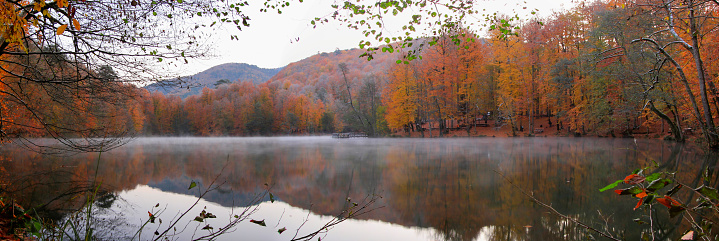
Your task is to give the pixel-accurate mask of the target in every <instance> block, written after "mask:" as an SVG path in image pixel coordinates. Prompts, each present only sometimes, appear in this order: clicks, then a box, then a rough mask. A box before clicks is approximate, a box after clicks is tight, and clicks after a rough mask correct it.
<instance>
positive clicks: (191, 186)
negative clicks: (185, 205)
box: [187, 181, 197, 190]
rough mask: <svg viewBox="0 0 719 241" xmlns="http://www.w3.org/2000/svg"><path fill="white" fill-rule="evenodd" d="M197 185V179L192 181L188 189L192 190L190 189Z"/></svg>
mask: <svg viewBox="0 0 719 241" xmlns="http://www.w3.org/2000/svg"><path fill="white" fill-rule="evenodd" d="M196 186H197V183H196V182H195V181H192V182H191V183H190V187H189V188H187V190H190V189H192V188H194V187H196Z"/></svg>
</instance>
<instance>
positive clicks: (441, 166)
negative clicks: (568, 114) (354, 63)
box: [0, 137, 717, 240]
mask: <svg viewBox="0 0 719 241" xmlns="http://www.w3.org/2000/svg"><path fill="white" fill-rule="evenodd" d="M0 154H1V155H0V158H2V159H0V166H1V167H3V168H4V173H2V178H4V179H5V180H8V182H12V183H14V184H15V185H11V186H12V187H14V188H11V190H8V192H9V193H12V194H13V195H14V196H15V197H16V198H18V199H19V200H21V201H22V202H24V203H25V205H26V206H28V207H29V206H40V205H44V204H47V203H48V202H49V205H45V206H43V207H46V208H57V207H68V206H70V207H72V206H79V205H81V203H78V202H77V201H74V200H70V199H67V198H59V199H58V198H56V197H57V196H58V195H62V194H63V193H67V192H69V191H71V190H72V189H73V188H78V187H81V186H82V185H83V184H85V185H86V184H87V181H88V180H92V177H93V176H94V173H95V168H96V164H97V163H99V168H98V170H99V172H98V176H99V179H100V181H102V184H103V189H104V190H107V191H108V192H110V193H115V194H117V197H118V198H117V199H116V200H115V201H113V202H111V203H110V205H109V206H111V208H110V210H111V212H110V213H122V215H121V216H122V217H124V219H125V222H120V223H124V224H122V225H114V226H115V227H116V230H120V231H116V232H118V233H123V232H125V233H127V232H131V231H126V230H133V227H135V228H136V226H137V225H138V223H139V222H140V221H139V220H143V219H144V220H147V212H148V211H151V212H156V211H158V210H157V208H155V207H154V205H156V204H160V206H159V207H160V208H163V209H162V210H164V211H163V212H162V215H160V218H162V219H164V220H165V221H168V220H170V219H172V218H173V217H174V216H175V215H176V213H178V212H179V210H184V209H186V207H187V206H188V205H189V204H188V203H190V204H191V203H192V202H194V200H195V199H196V198H195V196H197V194H198V190H204V188H207V185H209V183H210V182H211V181H212V180H215V178H217V179H216V180H217V183H221V184H222V185H221V186H220V187H219V189H218V190H215V191H213V192H210V193H209V194H208V195H207V196H205V198H204V199H205V200H203V202H202V204H201V205H200V206H199V209H197V210H193V211H192V212H191V213H193V214H192V217H194V215H196V213H199V212H200V211H201V210H202V208H203V207H206V210H207V211H209V212H212V213H214V214H217V215H218V217H219V218H218V219H217V220H213V222H216V223H214V224H213V226H219V225H221V223H222V222H227V221H226V220H227V217H228V214H229V213H231V212H233V211H234V212H236V211H237V210H240V209H241V208H242V207H246V206H247V203H249V202H250V201H251V200H252V199H253V198H255V197H257V195H260V194H262V193H263V191H264V190H266V188H267V187H271V188H270V192H271V193H272V194H273V195H274V197H275V198H276V199H277V201H276V202H274V203H271V202H269V198H267V197H265V199H264V202H263V203H262V204H260V205H259V207H260V209H259V211H258V212H257V213H255V214H254V215H253V216H252V219H257V220H261V219H264V220H266V222H267V224H268V227H261V226H258V225H255V224H252V223H249V222H244V223H243V224H242V225H240V226H238V227H237V228H238V231H236V232H234V233H232V234H229V235H227V236H226V237H225V238H226V239H227V240H236V239H237V238H238V237H245V238H247V237H250V239H259V240H290V239H291V238H292V236H293V235H295V233H299V234H303V233H307V232H310V231H312V230H313V229H317V228H318V227H321V225H322V224H324V223H326V222H328V221H329V220H331V219H332V217H334V216H336V215H338V214H340V213H341V211H342V210H345V209H346V208H347V207H348V202H347V201H346V200H347V198H348V197H349V198H351V200H353V202H357V201H360V202H361V201H362V200H367V198H371V197H380V196H381V198H378V199H377V202H376V203H375V204H374V205H373V207H376V208H378V209H376V210H373V211H372V212H370V213H367V214H364V215H362V216H360V217H359V219H358V220H350V221H346V222H344V223H341V224H339V225H337V226H335V227H334V228H333V229H331V230H330V231H329V233H327V234H326V236H323V238H322V240H498V239H501V240H584V239H587V238H588V236H587V235H588V233H587V232H586V230H584V229H583V228H581V227H579V226H577V225H576V224H573V223H569V222H565V221H562V220H561V219H560V218H559V217H557V216H555V215H551V214H549V213H548V212H547V210H546V209H543V208H542V207H541V206H539V205H537V204H536V203H534V202H532V201H530V200H529V199H528V198H527V197H525V196H524V195H523V194H522V193H521V190H519V189H518V188H516V187H514V186H513V185H511V184H510V183H509V181H507V180H505V179H503V178H502V177H501V176H500V175H498V173H501V174H503V175H505V176H506V177H507V178H508V179H509V180H511V182H513V183H514V184H516V185H517V186H518V187H520V188H521V189H523V190H526V191H528V192H530V193H534V195H535V197H536V198H538V199H539V200H541V201H543V202H545V203H548V204H551V205H552V207H554V208H555V209H557V210H558V211H560V212H562V213H563V214H566V215H568V216H571V217H575V218H578V219H580V220H582V221H584V222H586V223H588V224H591V225H595V226H597V227H603V226H604V225H605V223H604V221H603V220H604V218H606V217H609V216H611V220H610V221H611V222H610V223H609V226H610V227H609V228H610V230H612V232H615V233H620V234H622V235H625V236H626V237H627V239H629V240H633V239H638V238H639V235H640V234H641V231H642V230H643V229H644V228H646V227H645V226H640V225H639V224H637V223H635V222H633V221H632V219H634V218H637V217H640V216H641V215H642V214H643V213H642V212H641V211H640V210H637V211H633V207H634V205H635V204H636V200H634V199H633V198H628V197H626V196H621V197H620V196H617V195H616V194H614V193H613V192H599V190H598V189H599V188H601V187H604V186H605V185H607V184H609V183H612V182H614V181H616V180H617V179H623V178H624V177H625V176H626V175H628V174H630V173H631V172H632V171H633V170H635V169H637V168H643V167H647V166H654V165H655V163H656V166H657V167H656V168H655V169H656V170H661V171H676V172H677V173H678V175H679V178H680V179H682V180H685V181H686V183H695V182H696V180H697V177H698V176H701V175H700V174H701V173H702V170H704V169H706V168H710V169H711V170H713V168H714V166H715V165H716V161H717V158H716V156H715V155H713V154H708V153H705V152H703V151H701V150H700V149H699V148H696V147H694V146H691V145H682V144H676V143H671V142H664V141H659V140H635V139H602V138H453V139H440V138H432V139H420V138H417V139H372V138H352V139H332V138H330V137H251V138H231V137H226V138H225V137H219V138H190V137H183V138H138V139H136V140H134V141H132V142H130V143H128V144H126V145H124V146H122V147H119V148H117V149H114V150H111V151H109V152H107V153H103V154H102V156H101V157H100V160H99V162H98V155H97V154H78V155H72V156H62V157H57V156H43V155H40V154H37V153H32V152H27V151H26V150H24V149H15V148H13V147H12V146H5V147H3V148H2V149H0ZM712 173H713V172H712ZM716 179H717V178H716V176H715V175H713V174H712V177H711V183H712V184H713V185H716V182H717V180H716ZM193 181H194V182H196V183H198V187H199V189H198V188H195V189H192V190H188V185H189V184H190V183H191V182H193ZM265 184H267V186H265ZM283 213H284V215H283ZM600 213H601V216H600ZM657 213H658V215H666V213H665V214H662V212H657ZM221 215H224V216H221ZM110 216H112V215H110ZM110 216H108V218H109V217H110ZM192 217H190V218H192ZM222 217H224V218H222ZM305 219H308V220H309V221H307V224H306V225H304V226H302V223H303V222H304V220H305ZM660 220H661V219H660ZM664 220H667V221H671V220H670V219H669V218H665V219H664ZM118 222H119V221H118ZM166 223H167V222H165V224H163V225H166ZM186 223H191V224H193V225H197V224H196V222H195V223H192V222H191V221H189V220H187V221H186ZM270 223H271V225H270ZM672 223H673V222H672ZM158 225H159V224H158ZM193 225H190V226H188V227H189V230H194V229H195V226H193ZM682 225H683V224H682ZM183 227H184V225H183ZM282 227H286V228H287V230H288V231H287V232H285V233H283V234H279V233H278V232H277V229H278V228H282ZM300 227H302V228H300ZM682 227H683V226H681V225H680V226H679V227H678V228H675V229H671V230H667V232H669V235H670V236H669V237H675V236H677V235H679V234H678V233H677V232H679V231H677V230H685V229H683V228H682ZM149 228H150V229H152V230H151V231H147V232H146V233H145V235H147V236H144V235H143V237H147V238H150V236H151V235H150V234H151V233H152V231H154V230H155V229H157V228H158V227H154V228H153V227H149ZM200 228H201V227H200ZM297 229H300V232H296V230H297ZM123 230H125V231H123ZM118 233H115V234H113V235H119V234H118ZM193 233H194V234H199V233H201V232H200V231H197V232H190V233H184V234H181V235H184V236H178V237H183V238H180V240H184V239H185V238H188V237H192V236H191V235H192V234H193ZM186 235H190V236H186ZM236 235H240V236H236ZM248 235H249V236H248ZM130 236H131V235H130ZM300 236H301V235H300ZM677 237H678V236H677Z"/></svg>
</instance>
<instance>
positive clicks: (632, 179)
mask: <svg viewBox="0 0 719 241" xmlns="http://www.w3.org/2000/svg"><path fill="white" fill-rule="evenodd" d="M644 179H645V178H644V177H643V176H639V175H637V174H632V175H629V176H627V177H625V178H624V183H626V184H630V185H634V184H639V183H642V182H644Z"/></svg>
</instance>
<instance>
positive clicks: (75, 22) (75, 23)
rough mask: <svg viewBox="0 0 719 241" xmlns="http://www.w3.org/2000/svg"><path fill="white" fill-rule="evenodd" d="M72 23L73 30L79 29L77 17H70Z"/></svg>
mask: <svg viewBox="0 0 719 241" xmlns="http://www.w3.org/2000/svg"><path fill="white" fill-rule="evenodd" d="M72 25H73V26H75V30H77V31H80V22H78V21H77V19H74V18H73V19H72Z"/></svg>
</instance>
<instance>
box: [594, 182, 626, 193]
mask: <svg viewBox="0 0 719 241" xmlns="http://www.w3.org/2000/svg"><path fill="white" fill-rule="evenodd" d="M623 181H624V180H617V181H616V182H614V183H612V184H609V185H607V186H606V187H603V188H602V189H599V191H600V192H604V191H606V190H609V189H612V188H615V187H616V186H617V185H619V183H622V182H623Z"/></svg>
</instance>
